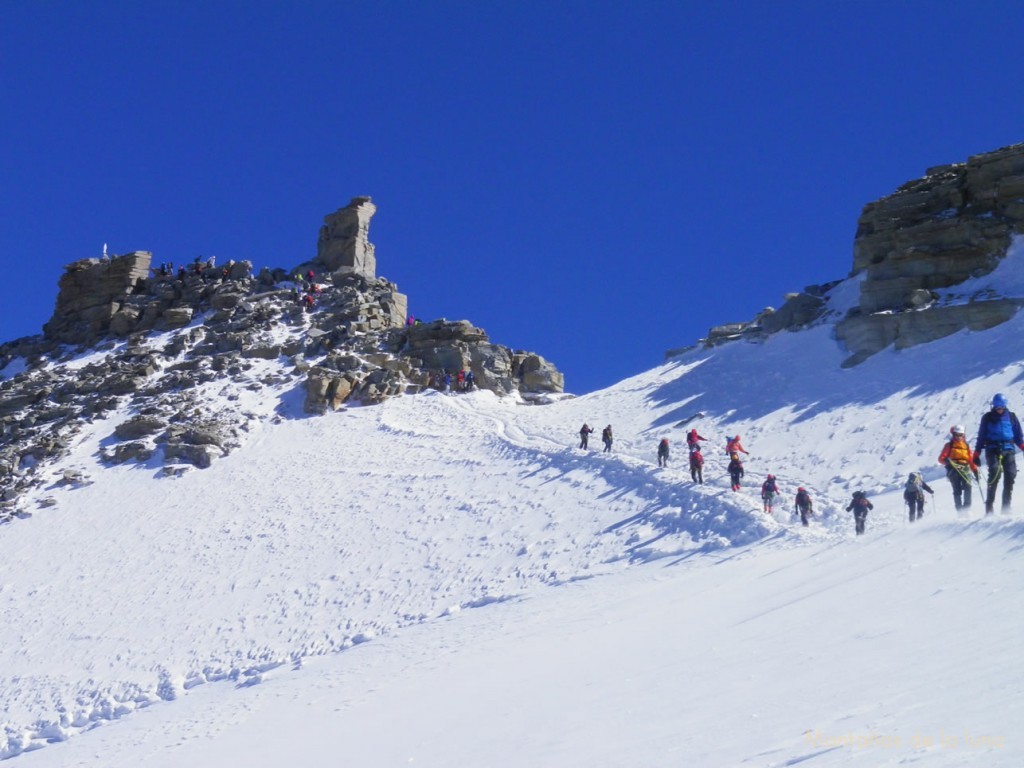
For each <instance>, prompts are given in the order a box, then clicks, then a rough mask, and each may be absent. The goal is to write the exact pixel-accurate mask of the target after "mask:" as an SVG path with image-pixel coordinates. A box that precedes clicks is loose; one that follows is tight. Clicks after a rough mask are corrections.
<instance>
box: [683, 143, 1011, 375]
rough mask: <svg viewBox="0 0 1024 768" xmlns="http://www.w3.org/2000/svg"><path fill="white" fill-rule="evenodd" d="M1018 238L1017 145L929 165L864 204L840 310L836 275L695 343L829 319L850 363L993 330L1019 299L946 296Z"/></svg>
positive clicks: (986, 293)
mask: <svg viewBox="0 0 1024 768" xmlns="http://www.w3.org/2000/svg"><path fill="white" fill-rule="evenodd" d="M1021 234H1024V144H1014V145H1012V146H1008V147H1003V148H1002V149H998V150H995V151H993V152H987V153H984V154H980V155H975V156H972V157H970V158H968V159H967V161H966V162H963V163H955V164H951V165H941V166H936V167H934V168H929V169H928V170H927V171H926V172H925V175H924V177H922V178H920V179H915V180H913V181H909V182H907V183H905V184H903V185H902V186H901V187H899V188H898V189H897V190H896V191H894V192H893V193H892V194H890V195H888V196H886V197H883V198H881V199H880V200H876V201H874V202H871V203H868V204H867V205H866V206H864V209H863V211H862V212H861V215H860V219H859V220H858V222H857V231H856V235H855V236H854V241H853V265H852V269H851V271H850V274H849V276H848V277H856V278H858V279H859V281H860V282H859V301H858V302H857V304H856V305H855V306H854V307H852V308H851V309H849V311H847V312H846V313H845V314H844V315H843V316H841V317H836V316H834V314H830V312H829V310H828V301H827V300H828V297H829V294H830V292H831V291H832V289H833V288H835V287H836V286H837V285H839V284H840V283H841V282H843V280H834V281H831V282H829V283H825V284H823V285H813V286H808V287H807V288H805V289H804V290H803V291H799V292H795V293H791V294H787V295H786V297H785V301H784V303H783V304H782V306H781V307H780V308H779V309H777V310H776V309H774V308H772V307H768V308H766V309H765V310H763V311H762V312H761V313H759V314H758V315H757V316H756V317H755V318H754V319H753V320H750V321H746V322H739V323H728V324H724V325H718V326H715V327H713V328H711V329H710V330H709V332H708V335H707V337H706V338H704V339H701V341H700V343H702V344H704V345H706V346H714V345H716V344H720V343H723V342H727V341H733V340H736V339H752V340H758V339H763V338H765V337H767V336H770V335H772V334H774V333H778V332H780V331H786V330H798V329H801V328H806V327H808V326H810V325H814V324H816V323H819V322H833V323H834V324H835V336H836V339H837V340H838V341H839V342H840V343H842V344H843V345H844V346H845V347H846V349H847V350H848V352H849V353H850V354H849V357H848V358H847V359H846V361H845V363H844V364H845V365H847V366H851V365H856V364H858V363H860V362H862V361H863V360H866V359H867V358H868V357H870V356H872V355H874V354H876V353H878V352H880V351H881V350H883V349H886V348H888V347H890V346H894V347H895V348H896V349H904V348H907V347H912V346H915V345H918V344H924V343H927V342H929V341H934V340H936V339H940V338H943V337H944V336H948V335H950V334H952V333H956V332H957V331H960V330H963V329H965V328H967V329H970V330H974V331H979V330H985V329H986V328H992V327H994V326H996V325H999V324H1000V323H1003V322H1006V321H1007V320H1009V319H1010V318H1011V317H1013V316H1014V315H1015V314H1016V313H1017V311H1018V310H1019V309H1020V307H1021V306H1022V304H1024V297H1021V296H1005V295H998V294H996V293H993V292H992V291H991V290H987V289H986V290H979V291H978V292H976V293H975V294H970V295H961V296H958V297H957V299H956V300H955V301H952V300H948V298H946V297H945V296H944V292H946V290H947V289H950V288H953V287H954V286H958V285H960V284H962V283H964V282H965V281H967V280H970V279H972V278H977V277H981V276H983V275H986V274H988V273H989V272H991V271H992V270H993V269H995V267H996V266H997V265H998V264H999V262H1000V261H1001V260H1002V259H1003V258H1004V257H1005V256H1006V254H1007V251H1008V250H1009V248H1010V245H1011V244H1012V242H1013V240H1014V237H1015V236H1017V235H1021ZM679 351H680V350H669V351H668V352H667V353H666V356H668V357H672V356H674V355H675V354H677V353H678V352H679Z"/></svg>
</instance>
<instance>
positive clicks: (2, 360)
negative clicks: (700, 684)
mask: <svg viewBox="0 0 1024 768" xmlns="http://www.w3.org/2000/svg"><path fill="white" fill-rule="evenodd" d="M374 210H376V209H375V208H374V207H373V205H372V203H371V202H370V199H369V198H356V199H355V200H353V201H352V204H351V205H349V206H348V207H346V208H343V209H341V210H339V211H338V212H336V213H335V214H332V215H330V216H328V217H327V218H326V220H325V221H326V222H327V223H326V224H325V227H324V228H323V229H322V230H321V234H320V242H319V246H318V254H317V258H316V259H313V260H311V261H308V262H304V263H302V264H300V268H297V269H298V271H299V274H301V275H304V274H305V273H306V270H305V269H301V268H307V267H308V268H309V269H312V270H313V271H314V273H315V281H314V282H307V281H306V280H305V279H304V278H302V279H289V278H288V276H289V275H295V273H296V271H297V270H296V269H293V270H287V271H286V270H283V269H276V270H267V269H265V270H262V271H261V272H260V274H259V275H256V276H254V275H253V274H252V266H251V264H250V263H249V262H247V261H241V262H229V263H228V264H226V265H221V266H211V265H210V264H209V263H207V262H203V263H193V264H190V265H189V266H188V267H187V268H185V269H184V270H180V269H179V270H169V269H166V267H164V268H157V269H153V268H152V265H151V261H152V257H151V255H150V254H149V253H148V252H145V251H137V252H133V253H129V254H125V255H123V256H115V257H112V258H104V259H86V260H82V261H78V262H75V263H73V264H70V265H69V266H68V267H67V268H66V271H65V274H64V276H63V277H62V278H61V281H60V293H59V296H58V298H57V303H56V309H55V311H54V315H53V317H52V318H51V320H50V321H49V322H48V323H47V324H46V326H45V330H44V334H43V335H41V336H36V337H29V338H25V339H19V340H16V341H13V342H8V343H6V344H2V345H0V518H2V517H3V514H4V510H5V509H6V510H7V512H8V513H10V512H13V511H14V510H16V509H17V499H18V498H19V496H20V495H21V494H22V493H23V492H24V491H25V490H26V489H27V488H29V487H33V486H38V485H39V484H40V483H42V482H43V474H42V472H41V471H40V469H41V468H43V467H46V466H50V465H52V464H53V463H54V462H55V461H57V460H58V459H60V458H61V457H63V456H66V455H67V453H68V452H69V450H70V448H71V446H72V445H73V444H74V443H75V442H76V441H77V440H78V439H79V438H80V437H81V436H82V433H83V431H84V430H93V431H96V432H97V438H98V439H100V440H101V441H102V442H101V445H102V447H101V450H100V453H99V457H100V458H101V459H102V461H103V462H106V463H108V464H118V463H123V462H126V461H133V462H148V463H152V464H153V467H154V469H155V470H158V471H160V472H166V473H168V474H180V473H181V472H182V471H185V470H186V469H187V468H189V467H207V466H209V465H210V463H211V462H212V461H214V460H215V459H216V458H218V457H220V456H223V455H225V454H227V453H228V452H230V451H232V450H234V449H235V448H237V447H238V446H240V445H241V444H242V442H243V441H244V436H245V433H246V432H248V431H250V430H251V429H253V428H254V427H255V426H257V425H258V424H259V423H261V422H263V421H266V420H274V419H279V418H282V417H283V416H282V414H284V413H286V411H287V409H286V408H285V407H284V403H285V402H286V401H288V400H289V398H290V393H292V392H296V391H297V392H299V393H301V400H302V403H303V409H304V411H305V412H306V413H310V414H319V413H324V412H326V411H328V410H332V409H337V408H340V407H343V406H344V405H346V404H353V403H357V404H373V403H378V402H380V401H382V400H384V399H385V398H388V397H394V396H399V395H405V394H414V393H417V392H421V391H423V390H425V389H427V388H430V387H434V388H438V389H440V388H441V387H442V386H443V376H444V373H445V372H450V373H452V374H454V373H456V372H458V371H462V370H465V371H472V372H473V373H474V376H475V379H476V385H477V387H479V388H481V389H487V390H491V391H494V392H496V393H499V394H502V395H509V394H516V395H517V396H520V397H522V398H523V399H524V400H525V401H527V402H530V401H534V402H543V401H544V399H545V398H547V397H549V396H551V395H554V394H558V393H561V392H562V390H563V388H564V381H563V378H562V375H561V373H559V372H558V371H557V369H555V367H554V366H552V365H551V364H550V363H548V362H547V361H545V360H544V359H543V358H541V357H540V356H538V355H535V354H532V353H528V352H523V351H519V350H512V349H510V348H508V347H505V346H502V345H499V344H493V343H492V342H491V341H490V339H489V338H488V336H487V333H486V332H485V331H483V330H482V329H480V328H477V327H474V326H473V325H472V324H471V323H469V322H468V321H465V320H462V321H454V322H452V321H448V320H446V319H439V320H435V321H433V322H429V323H415V324H408V322H407V298H406V297H405V296H404V295H403V294H401V293H399V292H398V290H397V287H396V286H395V285H394V284H393V283H391V282H389V281H388V280H386V279H383V278H378V277H376V276H375V275H374V272H375V268H376V262H375V256H374V249H373V246H372V244H370V243H369V241H368V239H367V238H368V232H369V219H370V217H371V216H372V214H373V211H374ZM75 477H79V475H77V474H76V475H75ZM82 479H83V478H81V477H79V480H82Z"/></svg>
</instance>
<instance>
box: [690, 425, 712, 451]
mask: <svg viewBox="0 0 1024 768" xmlns="http://www.w3.org/2000/svg"><path fill="white" fill-rule="evenodd" d="M701 440H707V438H706V437H701V436H700V435H698V434H697V430H696V429H691V430H690V431H689V432H687V433H686V447H687V448H689V449H690V450H691V451H699V450H700V441H701Z"/></svg>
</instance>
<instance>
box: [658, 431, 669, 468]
mask: <svg viewBox="0 0 1024 768" xmlns="http://www.w3.org/2000/svg"><path fill="white" fill-rule="evenodd" d="M658 466H659V467H667V466H668V438H667V437H663V438H661V442H660V443H658Z"/></svg>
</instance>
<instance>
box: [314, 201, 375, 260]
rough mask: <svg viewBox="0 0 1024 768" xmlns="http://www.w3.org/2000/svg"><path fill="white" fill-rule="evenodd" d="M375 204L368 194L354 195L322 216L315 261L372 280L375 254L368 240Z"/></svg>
mask: <svg viewBox="0 0 1024 768" xmlns="http://www.w3.org/2000/svg"><path fill="white" fill-rule="evenodd" d="M376 212H377V206H375V205H374V204H373V201H372V200H371V199H370V198H369V197H354V198H352V202H350V203H349V204H348V205H347V206H345V207H344V208H339V209H338V210H337V211H335V212H334V213H331V214H328V215H327V216H324V225H323V226H322V227H320V239H319V241H318V242H317V249H316V251H317V253H316V261H317V263H319V264H321V265H322V266H323V267H324V268H325V269H326V270H327V271H328V272H331V273H335V272H342V273H353V274H357V275H361V276H363V277H365V278H366V279H367V280H373V279H374V278H375V277H376V276H377V257H376V256H375V255H374V248H373V243H371V242H370V219H372V218H373V214H375V213H376Z"/></svg>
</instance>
